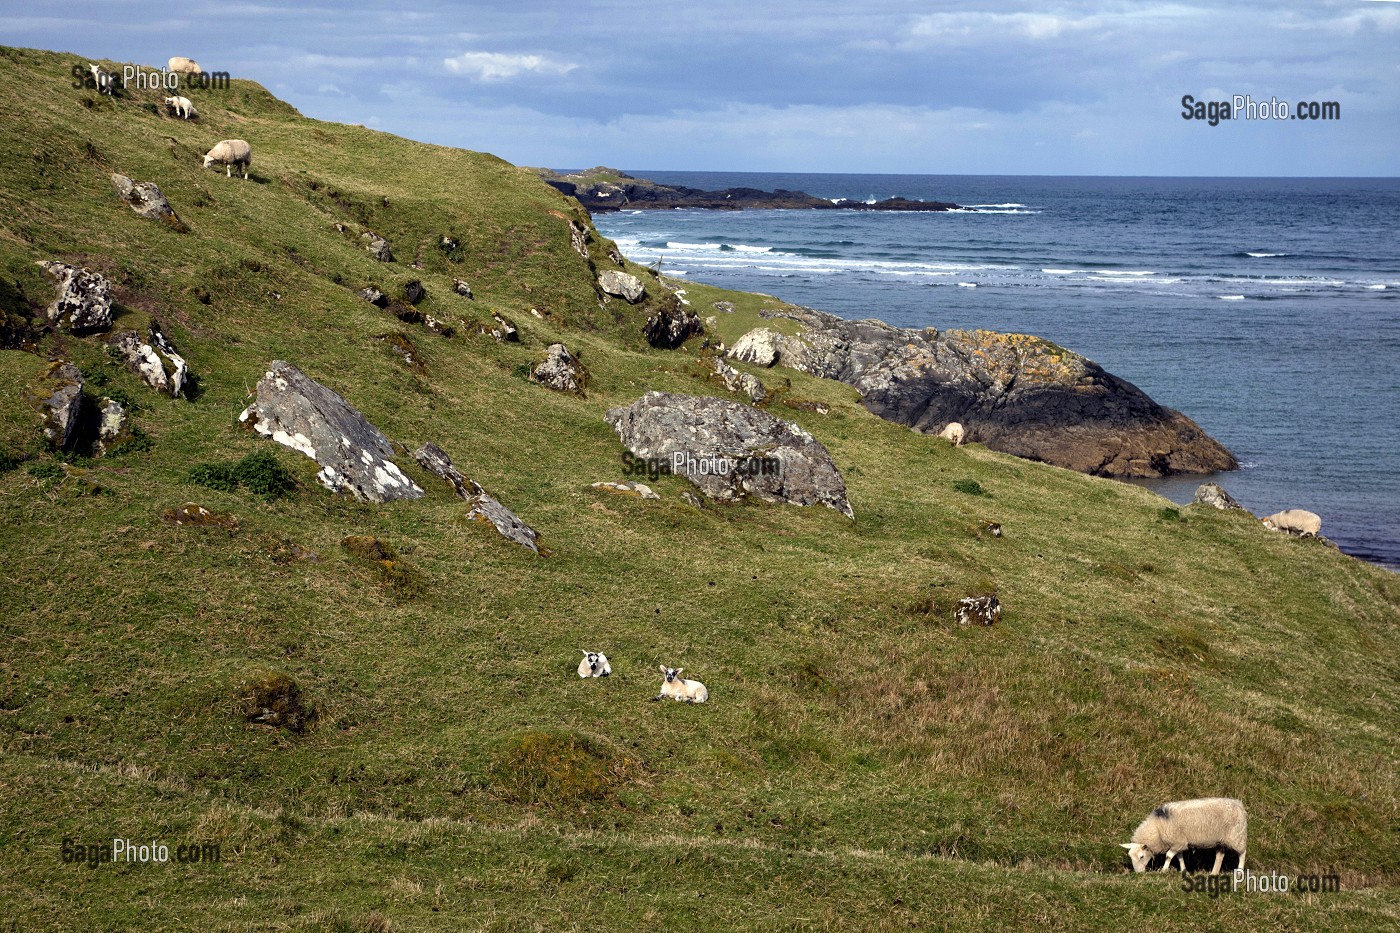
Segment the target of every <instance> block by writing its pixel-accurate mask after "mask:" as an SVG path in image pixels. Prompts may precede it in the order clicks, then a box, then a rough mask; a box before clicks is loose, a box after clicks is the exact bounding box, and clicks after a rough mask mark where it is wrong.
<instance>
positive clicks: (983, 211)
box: [947, 207, 1040, 214]
mask: <svg viewBox="0 0 1400 933" xmlns="http://www.w3.org/2000/svg"><path fill="white" fill-rule="evenodd" d="M947 213H949V214H1039V213H1040V211H1022V210H1015V209H1012V210H995V209H992V208H986V207H979V208H977V209H976V210H971V211H948V212H947Z"/></svg>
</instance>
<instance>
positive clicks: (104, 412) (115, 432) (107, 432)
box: [93, 396, 132, 457]
mask: <svg viewBox="0 0 1400 933" xmlns="http://www.w3.org/2000/svg"><path fill="white" fill-rule="evenodd" d="M131 438H132V432H131V427H130V425H129V424H128V423H127V419H126V408H125V407H124V406H123V405H122V403H121V402H118V401H117V400H116V399H111V398H107V397H105V396H104V397H103V398H102V400H101V401H100V402H98V403H97V437H96V438H95V439H94V440H93V452H94V453H95V454H96V455H97V456H99V457H100V456H102V455H103V454H105V453H107V452H108V451H109V450H112V449H113V448H115V447H117V446H119V445H120V444H123V443H125V442H126V441H129V440H131Z"/></svg>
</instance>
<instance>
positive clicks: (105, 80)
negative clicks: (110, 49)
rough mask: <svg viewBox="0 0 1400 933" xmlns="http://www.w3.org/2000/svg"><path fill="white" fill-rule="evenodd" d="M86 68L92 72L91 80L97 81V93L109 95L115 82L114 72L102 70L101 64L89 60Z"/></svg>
mask: <svg viewBox="0 0 1400 933" xmlns="http://www.w3.org/2000/svg"><path fill="white" fill-rule="evenodd" d="M88 70H90V71H91V72H92V80H93V81H95V82H96V83H97V93H99V94H106V95H107V96H108V97H111V96H112V93H113V91H114V90H115V88H116V84H117V76H116V74H115V73H113V72H110V71H103V70H102V66H101V65H94V64H92V63H91V62H89V63H88Z"/></svg>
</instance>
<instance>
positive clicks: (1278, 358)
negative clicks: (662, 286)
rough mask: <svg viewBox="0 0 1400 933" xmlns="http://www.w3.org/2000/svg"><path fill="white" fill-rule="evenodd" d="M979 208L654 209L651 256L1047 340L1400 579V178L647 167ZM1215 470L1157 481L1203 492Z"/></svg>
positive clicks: (640, 231)
mask: <svg viewBox="0 0 1400 933" xmlns="http://www.w3.org/2000/svg"><path fill="white" fill-rule="evenodd" d="M633 174H636V175H638V176H639V177H644V178H651V179H654V180H656V181H659V182H667V183H672V184H685V185H690V186H692V187H697V188H705V189H720V188H728V187H737V186H747V187H753V188H762V189H770V190H771V189H774V188H788V189H794V190H801V191H806V192H807V193H809V194H813V195H817V196H820V197H827V198H845V199H850V200H862V201H863V200H870V199H875V198H887V197H892V196H896V195H899V196H903V197H908V198H918V199H923V200H944V201H954V202H956V203H958V204H962V205H967V206H969V207H973V208H975V211H976V212H950V213H894V212H889V213H886V212H860V211H770V210H751V211H734V212H720V211H697V210H671V211H636V212H620V213H616V214H599V215H598V216H596V217H595V218H594V220H595V223H596V224H597V226H598V229H599V230H600V232H602V233H603V234H604V235H606V236H609V237H612V238H613V239H615V240H616V241H617V243H618V245H619V247H620V248H621V249H622V251H623V252H624V253H626V254H627V255H628V256H629V257H630V258H632V259H634V260H637V261H639V262H645V263H651V262H654V261H655V260H656V259H657V258H661V259H662V260H663V264H664V271H666V272H667V273H669V274H674V275H683V276H686V277H689V278H692V279H695V280H698V281H705V282H711V283H714V284H717V285H723V286H726V287H730V288H738V289H743V290H746V291H759V292H765V293H767V294H771V295H776V296H778V297H780V298H782V299H784V300H788V301H793V302H797V303H800V304H804V305H808V306H810V307H815V308H820V309H822V310H825V311H830V312H832V313H834V314H838V315H841V316H842V317H847V318H864V317H874V318H880V319H882V320H885V321H888V322H889V323H891V324H897V325H901V326H906V327H937V328H940V329H943V328H976V327H982V328H987V329H990V330H997V331H1012V332H1021V333H1030V334H1036V335H1039V336H1042V337H1045V338H1048V339H1050V340H1053V341H1055V342H1056V343H1059V344H1061V345H1063V346H1066V347H1068V348H1070V349H1072V350H1075V351H1077V352H1079V353H1082V354H1084V355H1085V356H1087V357H1089V358H1091V359H1093V360H1095V361H1097V362H1098V363H1100V364H1101V365H1102V366H1104V367H1105V368H1106V369H1108V370H1109V371H1111V372H1113V373H1115V374H1117V375H1119V376H1121V377H1123V378H1125V379H1127V380H1128V381H1130V382H1133V383H1135V384H1136V385H1137V386H1139V387H1140V388H1142V389H1143V390H1144V391H1145V392H1147V393H1148V394H1149V395H1150V396H1152V397H1153V398H1154V399H1156V400H1157V401H1158V402H1161V403H1162V404H1164V405H1167V406H1169V407H1171V408H1176V409H1179V410H1181V411H1183V412H1185V413H1186V414H1187V415H1189V416H1190V417H1191V418H1193V419H1195V420H1196V421H1197V422H1198V423H1199V424H1200V425H1201V426H1202V427H1204V428H1205V429H1206V430H1207V431H1208V432H1209V433H1210V434H1211V435H1213V436H1214V437H1216V438H1218V439H1219V440H1220V441H1222V442H1223V443H1224V444H1225V445H1226V446H1227V447H1229V448H1230V449H1231V450H1232V451H1234V453H1235V455H1236V456H1237V457H1238V458H1239V459H1240V461H1241V462H1242V464H1243V468H1242V469H1241V470H1239V471H1237V472H1233V473H1226V474H1219V475H1217V476H1215V477H1213V479H1215V480H1216V481H1217V482H1219V483H1220V484H1221V485H1223V486H1224V487H1225V488H1226V489H1227V490H1228V491H1229V492H1230V493H1231V494H1233V495H1234V496H1235V497H1236V498H1237V499H1239V500H1240V501H1241V502H1242V503H1243V504H1244V505H1245V506H1246V507H1248V508H1249V509H1250V510H1252V511H1253V512H1254V513H1255V514H1258V515H1268V514H1271V513H1273V512H1275V511H1278V510H1280V509H1284V508H1305V509H1309V510H1311V511H1314V512H1317V513H1318V514H1319V515H1321V516H1322V519H1323V533H1324V534H1326V535H1328V536H1329V537H1331V538H1332V539H1333V540H1335V541H1336V542H1337V543H1338V544H1339V545H1340V546H1341V547H1342V549H1343V550H1345V551H1347V552H1348V553H1351V554H1354V555H1357V556H1359V557H1364V558H1366V559H1368V560H1372V561H1376V562H1378V563H1382V564H1385V565H1388V566H1390V567H1392V568H1400V179H1252V178H1095V177H1036V176H1028V177H1023V176H968V175H817V174H765V173H733V172H729V173H712V172H659V171H637V172H634V173H633ZM1203 481H1204V480H1203V479H1202V478H1201V477H1199V476H1190V477H1180V478H1167V479H1164V480H1156V481H1151V482H1148V483H1147V485H1149V486H1151V487H1152V488H1154V489H1156V490H1157V491H1158V492H1160V493H1161V494H1162V495H1165V496H1167V497H1169V498H1171V499H1173V500H1175V501H1177V502H1188V501H1190V498H1191V495H1192V493H1193V492H1194V490H1195V487H1196V486H1197V485H1198V484H1199V483H1200V482H1203Z"/></svg>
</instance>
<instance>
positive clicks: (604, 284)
mask: <svg viewBox="0 0 1400 933" xmlns="http://www.w3.org/2000/svg"><path fill="white" fill-rule="evenodd" d="M598 287H599V288H601V289H602V290H603V291H604V292H605V293H606V294H609V295H612V296H613V297H615V298H621V299H623V300H625V301H627V302H628V303H629V304H636V303H637V302H639V301H641V300H642V299H643V298H645V297H646V294H647V290H646V286H645V285H643V284H642V280H641V279H639V278H637V277H636V276H635V275H631V274H629V273H626V272H618V271H617V270H616V269H609V270H608V271H607V272H604V273H603V274H602V275H600V276H598Z"/></svg>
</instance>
